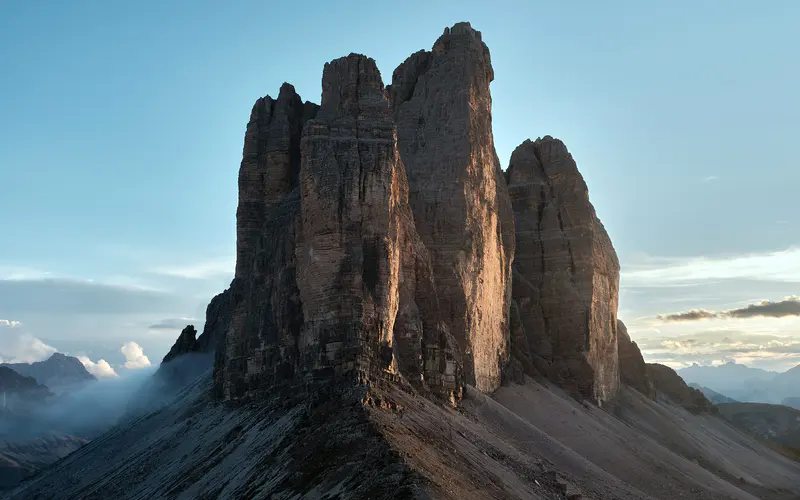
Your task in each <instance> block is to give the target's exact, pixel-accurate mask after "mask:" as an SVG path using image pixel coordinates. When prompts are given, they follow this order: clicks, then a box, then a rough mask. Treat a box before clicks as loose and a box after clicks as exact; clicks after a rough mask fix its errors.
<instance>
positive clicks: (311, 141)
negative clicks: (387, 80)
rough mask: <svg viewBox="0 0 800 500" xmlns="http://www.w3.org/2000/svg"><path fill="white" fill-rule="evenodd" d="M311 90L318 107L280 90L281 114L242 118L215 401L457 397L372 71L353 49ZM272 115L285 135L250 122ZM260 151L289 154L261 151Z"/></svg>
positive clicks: (451, 348) (455, 372) (450, 352)
mask: <svg viewBox="0 0 800 500" xmlns="http://www.w3.org/2000/svg"><path fill="white" fill-rule="evenodd" d="M322 87H323V91H322V105H321V107H320V108H319V109H318V112H309V111H308V110H309V109H313V106H311V105H309V104H306V105H303V106H302V108H303V113H300V102H301V101H300V99H299V97H297V96H292V95H289V91H288V90H287V89H288V88H290V87H289V86H287V85H284V87H282V90H281V95H282V96H283V97H281V98H279V99H278V101H277V103H276V104H275V105H274V106H275V107H276V108H280V107H281V106H283V107H285V108H287V110H284V111H282V112H280V113H278V112H277V111H274V110H273V112H272V114H268V113H261V114H260V113H257V112H256V111H254V113H253V115H252V116H251V123H250V125H248V133H247V135H246V137H245V148H244V160H243V161H242V167H241V172H240V205H239V211H238V215H237V232H238V239H237V278H236V280H235V281H238V282H239V286H240V293H239V295H240V297H241V299H240V300H239V301H238V302H237V303H236V306H235V308H234V312H233V315H232V320H231V326H230V329H229V331H228V334H227V335H226V336H225V340H224V349H222V350H221V351H219V352H220V353H221V354H220V355H219V356H218V357H217V363H216V367H215V377H214V378H215V392H216V394H217V396H218V397H220V398H222V399H228V400H240V399H247V398H254V397H259V396H262V395H265V394H267V393H268V392H273V391H274V389H275V388H276V387H279V386H292V387H298V386H305V387H309V386H314V385H316V384H318V383H323V382H327V381H331V380H360V381H365V382H370V383H372V382H378V381H379V380H382V379H385V378H391V379H404V380H406V381H408V382H409V383H412V384H414V385H416V386H418V387H420V388H425V389H429V390H432V391H433V392H435V393H437V394H441V395H449V396H450V397H452V398H457V397H458V394H459V391H460V368H459V367H460V363H459V359H458V355H457V354H458V351H457V348H456V346H455V344H454V342H453V341H452V340H451V339H450V336H449V333H448V330H447V324H446V323H445V322H444V321H443V320H442V315H441V310H440V307H439V302H438V297H437V293H436V288H435V286H434V281H433V272H432V270H431V265H430V259H429V256H428V253H427V250H426V248H425V245H424V244H423V243H422V240H421V239H420V237H419V236H418V234H417V232H416V228H415V226H414V219H413V216H412V213H411V209H410V207H409V205H408V184H407V180H406V174H405V168H404V167H403V163H402V161H401V159H400V155H399V153H398V150H397V140H396V133H395V127H394V123H393V121H392V118H391V114H390V111H389V103H388V101H387V99H386V98H385V95H384V89H383V83H382V81H381V77H380V73H379V72H378V69H377V66H376V65H375V62H374V61H373V60H372V59H369V58H367V57H365V56H362V55H358V54H351V55H350V56H348V57H345V58H341V59H337V60H335V61H333V62H331V63H329V64H326V66H325V69H324V72H323V79H322ZM291 92H294V91H293V89H291ZM264 102H271V100H268V98H265V99H263V100H260V101H259V102H258V103H256V108H260V107H263V106H264V104H263V103H264ZM275 116H278V117H286V116H288V117H294V118H292V119H287V120H286V123H288V124H289V125H288V126H285V127H283V128H276V127H274V126H272V125H271V123H272V122H270V126H266V125H262V124H261V123H260V122H261V121H263V120H266V119H268V118H264V117H275ZM298 117H301V118H298ZM271 119H273V120H274V118H271ZM297 119H302V120H303V121H304V125H303V132H302V137H301V139H300V141H297V140H296V135H295V134H296V130H297V129H296V127H295V124H296V121H293V120H297ZM254 120H255V121H256V122H257V123H254ZM276 130H277V131H279V132H282V133H283V134H284V135H283V136H281V135H280V134H279V133H278V132H276ZM262 135H266V136H267V138H263V137H262ZM275 137H282V139H280V140H277V141H276V140H275ZM269 144H280V145H283V146H288V150H286V149H280V151H279V152H278V153H274V154H272V152H271V151H270V147H271V146H269ZM287 179H288V180H290V181H291V182H290V181H287ZM273 180H274V181H275V183H276V184H277V185H276V186H273ZM250 182H256V184H257V189H256V190H255V191H254V190H253V189H251V186H250V185H249V183H250ZM260 200H266V201H263V202H261V201H260ZM239 259H249V260H251V262H250V263H244V264H240V263H239V262H238V260H239Z"/></svg>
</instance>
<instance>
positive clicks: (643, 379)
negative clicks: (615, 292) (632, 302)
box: [617, 320, 655, 398]
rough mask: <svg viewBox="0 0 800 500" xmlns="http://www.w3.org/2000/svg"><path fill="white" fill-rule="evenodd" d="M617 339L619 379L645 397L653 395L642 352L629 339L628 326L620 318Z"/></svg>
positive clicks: (651, 383)
mask: <svg viewBox="0 0 800 500" xmlns="http://www.w3.org/2000/svg"><path fill="white" fill-rule="evenodd" d="M617 339H618V342H619V375H620V381H621V382H622V383H623V384H625V385H627V386H628V387H632V388H633V389H636V390H637V391H639V392H641V393H642V394H644V395H645V396H647V397H650V398H652V397H654V396H655V393H654V390H653V382H652V381H651V380H650V377H648V375H647V366H646V365H645V362H644V358H643V357H642V352H641V351H640V350H639V346H637V345H636V342H633V341H632V340H631V337H630V335H628V328H627V327H626V326H625V323H623V322H622V321H621V320H617Z"/></svg>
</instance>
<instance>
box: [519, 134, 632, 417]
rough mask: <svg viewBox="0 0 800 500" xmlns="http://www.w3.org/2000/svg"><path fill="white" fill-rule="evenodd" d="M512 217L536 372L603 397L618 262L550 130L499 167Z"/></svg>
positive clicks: (613, 361) (613, 347)
mask: <svg viewBox="0 0 800 500" xmlns="http://www.w3.org/2000/svg"><path fill="white" fill-rule="evenodd" d="M506 176H507V180H508V189H509V193H510V196H511V202H512V205H513V211H514V218H515V222H516V240H517V249H516V257H515V261H514V287H513V299H514V301H515V302H516V305H517V306H518V308H519V315H520V319H521V322H522V326H523V328H524V331H525V335H526V337H527V343H528V347H527V350H526V349H525V346H524V343H517V347H519V350H518V351H517V353H516V354H515V357H517V358H519V359H529V360H530V363H531V364H532V365H533V366H534V367H535V368H536V370H537V372H539V373H541V374H542V375H544V376H546V377H547V378H549V379H550V380H553V381H554V382H556V383H557V384H559V385H561V386H563V387H565V388H567V389H568V390H571V391H576V392H578V393H580V394H582V395H583V396H586V397H590V398H593V399H595V400H597V401H600V402H602V401H607V400H609V399H610V398H612V397H613V396H614V394H615V393H616V391H617V389H618V386H619V366H618V357H617V356H618V355H617V303H618V290H619V261H618V260H617V255H616V252H615V251H614V247H613V246H612V245H611V240H610V239H609V237H608V234H607V233H606V231H605V229H604V228H603V225H602V223H601V222H600V220H599V219H598V218H597V216H596V214H595V211H594V207H592V204H591V203H590V202H589V195H588V190H587V188H586V183H585V182H584V180H583V177H582V176H581V174H580V172H579V171H578V168H577V165H576V164H575V161H574V160H573V158H572V155H570V153H569V151H567V148H566V146H564V144H563V143H562V142H561V141H559V140H557V139H553V138H552V137H550V136H546V137H544V138H541V139H537V140H536V141H530V140H527V141H525V142H524V143H522V144H521V145H520V146H519V147H517V149H516V150H515V151H514V153H513V154H512V155H511V162H510V165H509V167H508V170H507V172H506Z"/></svg>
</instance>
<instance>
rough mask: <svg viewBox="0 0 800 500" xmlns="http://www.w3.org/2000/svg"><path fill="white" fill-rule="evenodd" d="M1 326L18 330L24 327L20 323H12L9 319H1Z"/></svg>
mask: <svg viewBox="0 0 800 500" xmlns="http://www.w3.org/2000/svg"><path fill="white" fill-rule="evenodd" d="M0 326H7V327H9V328H16V327H18V326H22V323H20V322H19V321H11V320H8V319H0Z"/></svg>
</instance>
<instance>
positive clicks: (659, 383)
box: [647, 363, 716, 413]
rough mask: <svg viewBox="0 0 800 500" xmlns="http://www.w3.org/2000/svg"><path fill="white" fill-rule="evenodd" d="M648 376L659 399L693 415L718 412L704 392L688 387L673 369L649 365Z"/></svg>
mask: <svg viewBox="0 0 800 500" xmlns="http://www.w3.org/2000/svg"><path fill="white" fill-rule="evenodd" d="M647 376H648V378H649V379H650V381H652V383H653V388H654V390H655V394H656V396H657V397H658V396H662V397H666V398H667V399H669V400H670V401H672V402H673V403H676V404H678V405H680V406H683V407H684V408H686V409H687V410H688V411H689V412H691V413H706V412H710V413H713V412H714V411H716V410H715V408H714V405H713V404H712V403H711V401H709V400H708V399H707V398H706V397H705V396H704V395H703V393H702V392H700V391H698V390H697V389H694V388H692V387H689V386H688V385H686V382H684V381H683V379H682V378H681V377H680V375H678V374H677V372H676V371H675V370H673V369H672V368H670V367H668V366H664V365H661V364H658V363H648V364H647Z"/></svg>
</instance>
